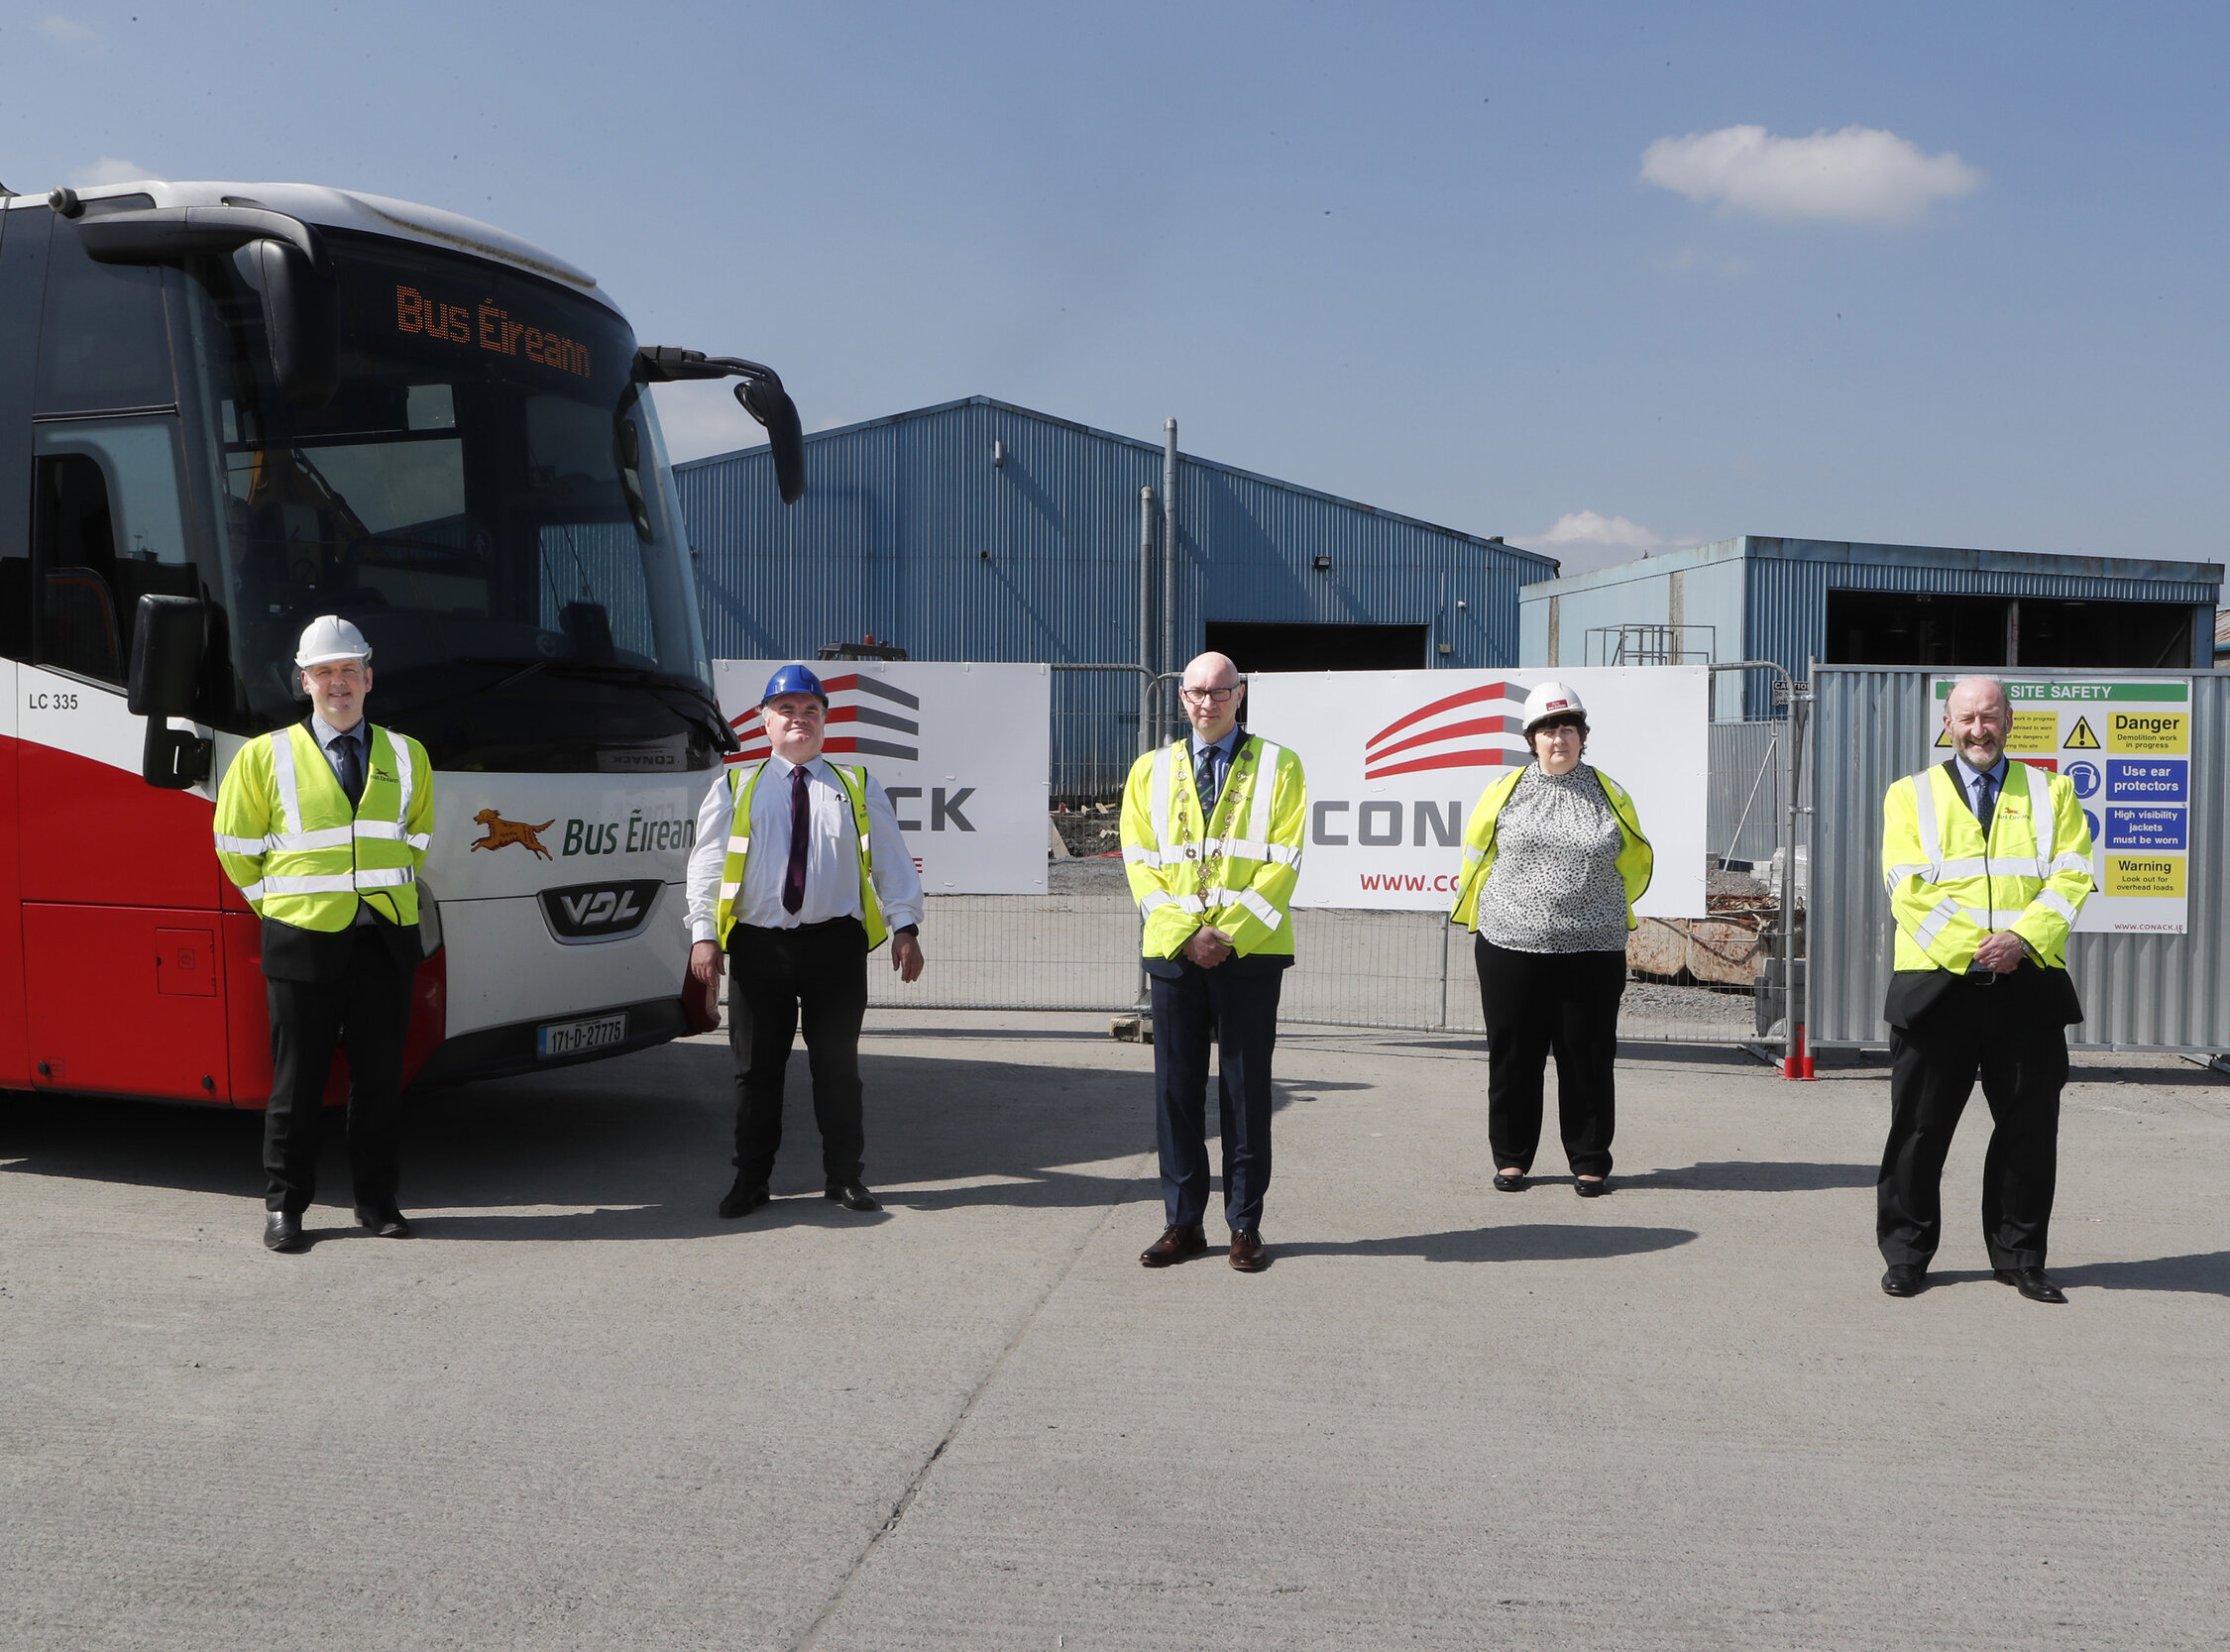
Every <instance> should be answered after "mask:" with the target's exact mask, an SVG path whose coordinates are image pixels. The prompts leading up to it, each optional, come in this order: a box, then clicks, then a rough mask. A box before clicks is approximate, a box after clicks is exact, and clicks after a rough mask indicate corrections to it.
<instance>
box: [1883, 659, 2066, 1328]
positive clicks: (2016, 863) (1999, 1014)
mask: <svg viewBox="0 0 2230 1652" xmlns="http://www.w3.org/2000/svg"><path fill="white" fill-rule="evenodd" d="M2012 720H2013V714H2012V704H2011V701H2010V700H2009V698H2008V697H2007V694H2006V690H2005V685H2004V684H2002V683H2000V682H1998V681H1997V680H1996V679H1995V678H1990V677H1967V678H1962V679H1961V680H1960V681H1959V682H1957V683H1956V684H1954V685H1953V686H1952V688H1951V695H1950V697H1949V698H1948V699H1947V700H1946V701H1945V703H1944V727H1945V730H1946V733H1947V734H1948V736H1949V738H1950V741H1951V759H1950V761H1948V762H1946V763H1943V764H1941V765H1939V766H1937V767H1934V768H1928V769H1923V770H1922V771H1921V772H1920V773H1919V774H1915V775H1908V776H1907V777H1905V778H1904V779H1902V780H1899V781H1897V782H1896V783H1894V784H1893V785H1892V786H1891V787H1890V788H1889V793H1888V795H1887V796H1886V797H1885V798H1884V799H1883V800H1882V846H1881V859H1882V876H1883V879H1884V880H1885V881H1886V882H1887V884H1888V886H1889V905H1890V911H1891V912H1892V914H1893V915H1894V916H1895V918H1896V921H1897V955H1896V966H1895V967H1896V972H1895V973H1894V974H1893V975H1892V976H1891V977H1890V985H1889V997H1888V1002H1887V1004H1886V1006H1885V1007H1884V1009H1883V1012H1882V1014H1883V1017H1884V1019H1885V1020H1887V1021H1888V1023H1889V1029H1890V1052H1891V1068H1890V1078H1889V1105H1890V1120H1889V1141H1888V1144H1887V1146H1886V1147H1884V1148H1883V1150H1882V1158H1881V1174H1880V1177H1879V1179H1878V1181H1877V1182H1876V1184H1875V1191H1876V1208H1875V1218H1874V1228H1875V1237H1876V1239H1877V1240H1878V1241H1879V1243H1880V1245H1881V1254H1882V1260H1883V1261H1884V1262H1886V1263H1887V1264H1888V1265H1889V1268H1888V1271H1887V1272H1885V1273H1884V1274H1883V1275H1882V1280H1881V1288H1882V1289H1883V1290H1884V1291H1886V1292H1887V1293H1888V1294H1890V1295H1891V1296H1917V1295H1919V1294H1920V1293H1921V1292H1922V1291H1923V1290H1925V1289H1927V1288H1928V1265H1929V1262H1930V1261H1931V1259H1933V1258H1934V1257H1935V1255H1936V1249H1937V1246H1938V1244H1939V1243H1940V1242H1941V1241H1942V1239H1943V1236H1944V1219H1943V1209H1942V1200H1941V1186H1942V1181H1943V1176H1944V1158H1945V1156H1946V1155H1947V1154H1948V1153H1949V1152H1950V1151H1951V1133H1952V1131H1953V1130H1955V1129H1956V1128H1957V1127H1958V1122H1959V1113H1960V1111H1961V1110H1962V1109H1963V1108H1964V1107H1965V1106H1966V1101H1967V1097H1968V1096H1969V1095H1970V1094H1971V1093H1972V1091H1973V1089H1974V1080H1975V1077H1976V1075H1977V1074H1979V1075H1980V1077H1981V1080H1982V1094H1983V1096H1984V1098H1985V1099H1987V1100H1988V1102H1989V1104H1990V1118H1991V1122H1992V1129H1991V1133H1990V1148H1989V1153H1988V1155H1987V1156H1985V1157H1984V1159H1983V1162H1982V1239H1983V1242H1984V1244H1985V1245H1987V1246H1988V1248H1989V1254H1990V1267H1991V1269H1992V1276H1993V1277H1995V1278H1996V1279H1997V1280H1998V1281H1999V1282H2001V1283H2003V1284H2009V1285H2013V1286H2015V1287H2016V1288H2017V1289H2019V1290H2020V1292H2021V1294H2022V1295H2023V1296H2026V1297H2028V1298H2029V1299H2030V1300H2031V1301H2033V1302H2064V1301H2065V1300H2066V1299H2067V1298H2066V1297H2065V1296H2064V1295H2063V1293H2062V1292H2061V1289H2060V1287H2059V1286H2058V1285H2056V1284H2054V1283H2053V1281H2052V1276H2051V1275H2050V1274H2048V1273H2047V1272H2046V1271H2045V1266H2044V1265H2045V1247H2046V1241H2047V1238H2048V1234H2049V1230H2050V1228H2051V1224H2052V1195H2053V1184H2054V1180H2055V1176H2056V1174H2057V1170H2058V1164H2059V1145H2060V1091H2061V1087H2062V1086H2063V1084H2064V1083H2065V1082H2066V1080H2067V1035H2066V1031H2065V1030H2066V1028H2067V1027H2068V1026H2069V1025H2070V1024H2071V1023H2074V1022H2078V1021H2080V1020H2082V1018H2083V1012H2082V1005H2081V1003H2080V1001H2079V1000H2078V999H2077V998H2076V996H2075V988H2074V983H2073V982H2072V981H2070V980H2069V979H2068V977H2067V933H2068V931H2069V930H2070V929H2071V928H2072V927H2073V926H2074V922H2075V914H2076V912H2077V911H2079V910H2080V908H2081V907H2082V904H2083V900H2084V898H2085V897H2086V896H2088V895H2089V894H2090V892H2091V887H2092V886H2091V876H2090V860H2091V846H2090V823H2089V822H2088V821H2087V820H2086V819H2085V818H2084V816H2083V811H2082V806H2081V804H2080V803H2079V802H2078V801H2077V800H2076V797H2075V788H2074V785H2073V783H2072V782H2070V781H2068V780H2067V779H2066V778H2065V777H2064V776H2062V775H2058V774H2054V773H2051V772H2049V771H2047V770H2044V769H2040V768H2035V767H2033V766H2031V765H2030V764H2027V763H2016V762H2009V761H2008V760H2007V758H2006V755H2005V741H2006V734H2007V732H2008V730H2009V729H2010V727H2011V725H2012Z"/></svg>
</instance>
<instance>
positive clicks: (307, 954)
mask: <svg viewBox="0 0 2230 1652" xmlns="http://www.w3.org/2000/svg"><path fill="white" fill-rule="evenodd" d="M294 665H295V668H296V669H297V670H298V671H299V672H300V674H301V685H302V692H303V693H304V694H306V695H307V696H308V697H309V701H310V715H309V716H308V717H307V718H305V719H304V720H303V721H301V722H297V723H293V724H290V725H289V726H287V727H285V728H279V729H275V730H274V731H273V732H271V733H269V734H266V735H264V736H262V737H261V738H259V739H255V740H251V741H250V742H249V743H248V744H247V745H245V746H243V747H242V748H241V750H240V753H239V755H238V756H237V757H235V758H234V759H233V761H232V766H231V767H230V768H229V769H227V770H226V771H225V777H224V782H223V784H222V785H221V786H220V787H219V788H218V791H217V822H216V833H217V859H218V862H219V863H220V864H221V865H222V866H223V867H224V870H225V875H226V876H227V877H229V878H231V879H232V881H233V882H234V883H236V884H238V885H239V886H240V892H241V894H242V895H244V896H245V897H246V898H247V900H248V904H249V905H250V906H252V907H254V908H255V909H256V913H257V915H258V916H259V917H261V918H262V919H263V921H264V929H263V970H264V980H265V982H266V984H267V990H268V994H269V1003H270V1009H271V1065H272V1087H271V1107H270V1110H269V1111H268V1112H267V1113H266V1114H265V1115H264V1171H265V1176H266V1186H265V1194H264V1205H265V1218H264V1243H265V1244H266V1245H267V1246H269V1247H270V1248H271V1249H272V1250H274V1251H298V1250H302V1249H304V1248H305V1247H306V1245H307V1243H308V1239H307V1236H306V1235H305V1234H304V1232H303V1230H302V1213H303V1212H304V1211H306V1210H307V1209H308V1208H309V1203H310V1199H311V1197H312V1196H313V1195H314V1194H315V1192H316V1190H317V1153H318V1145H319V1141H320V1139H321V1138H322V1136H323V1134H324V1125H325V1113H324V1104H325V1083H326V1078H327V1075H328V1074H329V1073H330V1071H331V1069H332V1066H333V1053H334V1051H335V1050H336V1049H345V1050H347V1051H348V1057H349V1121H348V1146H349V1169H350V1173H351V1176H352V1178H353V1180H354V1182H355V1193H356V1219H357V1220H358V1221H359V1222H360V1223H362V1224H363V1225H364V1226H365V1227H367V1228H369V1229H371V1230H372V1232H374V1233H375V1234H378V1235H380V1236H382V1237H383V1238H389V1239H403V1238H407V1237H408V1236H409V1233H410V1225H409V1223H408V1222H406V1221H405V1220H404V1219H403V1216H402V1211H401V1208H400V1206H399V1205H398V1204H397V1203H396V1185H397V1179H398V1168H397V1159H398V1145H399V1143H398V1137H399V1126H400V1122H401V1120H400V1115H401V1108H402V1041H403V1035H404V1033H405V1032H406V1030H407V1029H408V1027H409V1022H410V986H411V981H412V978H413V976H414V974H415V972H416V970H417V967H418V962H419V958H420V956H421V948H420V946H419V942H418V871H419V868H420V867H422V866H423V865H424V864H425V859H426V850H427V848H428V847H429V846H430V845H431V843H432V841H433V826H434V801H433V766H432V764H430V763H429V762H428V761H427V760H426V750H425V747H423V746H421V745H420V744H419V743H418V742H417V741H416V740H414V739H412V738H410V736H409V735H407V734H396V733H393V732H391V731H390V730H389V729H385V728H376V727H374V726H373V725H372V724H371V723H370V722H368V721H366V720H365V716H364V702H365V698H366V696H368V695H369V694H370V693H371V692H372V648H371V645H370V644H369V643H367V642H366V641H365V640H364V634H363V632H361V631H359V630H358V629H357V628H356V627H355V626H354V625H352V624H350V623H349V622H348V621H347V620H346V619H342V618H339V617H337V616H335V615H333V614H323V615H321V616H319V617H318V618H316V619H313V620H311V621H310V623H309V626H308V628H307V629H305V630H304V631H303V632H302V639H301V644H300V646H299V647H298V648H297V649H296V651H295V655H294Z"/></svg>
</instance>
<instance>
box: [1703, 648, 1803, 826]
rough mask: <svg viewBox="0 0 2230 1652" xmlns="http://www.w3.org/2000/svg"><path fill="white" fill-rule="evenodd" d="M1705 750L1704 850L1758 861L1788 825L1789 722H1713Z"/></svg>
mask: <svg viewBox="0 0 2230 1652" xmlns="http://www.w3.org/2000/svg"><path fill="white" fill-rule="evenodd" d="M1727 675H1729V676H1731V675H1732V673H1731V672H1729V673H1728V674H1727ZM1710 749H1711V805H1710V816H1709V827H1708V831H1707V834H1706V836H1705V838H1704V849H1705V852H1707V853H1709V854H1715V855H1723V856H1726V857H1728V858H1729V859H1733V860H1747V861H1749V862H1750V863H1751V864H1752V865H1754V866H1763V865H1764V864H1765V863H1766V862H1768V861H1770V860H1771V859H1772V858H1773V851H1774V850H1775V849H1776V848H1778V847H1779V846H1780V843H1781V836H1782V833H1783V831H1784V830H1785V829H1786V826H1787V824H1788V818H1787V811H1788V795H1789V794H1788V783H1789V782H1788V775H1789V725H1788V723H1787V722H1785V721H1783V722H1715V723H1713V724H1712V725H1711V747H1710Z"/></svg>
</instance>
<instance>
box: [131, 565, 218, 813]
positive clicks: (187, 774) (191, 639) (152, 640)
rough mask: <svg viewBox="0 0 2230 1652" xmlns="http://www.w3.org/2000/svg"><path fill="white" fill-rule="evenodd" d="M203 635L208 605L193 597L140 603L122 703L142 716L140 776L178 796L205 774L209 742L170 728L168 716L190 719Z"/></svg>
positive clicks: (152, 598)
mask: <svg viewBox="0 0 2230 1652" xmlns="http://www.w3.org/2000/svg"><path fill="white" fill-rule="evenodd" d="M208 632H209V609H208V605H206V604H205V603H203V602H201V601H200V600H199V599H198V598H193V597H158V596H154V595H152V594H151V595H149V596H145V597H142V598H141V599H140V606H139V612H138V613H137V615H136V616H135V619H134V624H133V627H132V667H131V675H130V677H129V678H127V679H126V683H125V692H124V704H125V706H126V707H127V708H128V709H129V710H130V711H131V713H132V714H133V716H144V717H146V718H147V743H146V745H145V746H143V747H142V748H141V752H140V778H141V779H142V780H145V781H146V782H147V783H148V784H149V785H150V786H160V787H162V788H163V789H164V790H166V791H172V792H182V791H184V790H186V789H187V788H188V787H190V786H197V785H199V784H200V783H201V782H202V781H203V780H206V779H207V778H208V776H209V742H208V741H207V740H204V739H202V738H201V737H200V736H198V735H196V734H194V733H193V732H192V731H191V730H179V729H174V728H172V727H171V726H170V718H172V717H183V716H192V715H193V697H194V691H195V689H196V687H197V686H198V685H199V684H200V681H201V656H202V653H203V651H204V650H205V648H206V646H207V637H208Z"/></svg>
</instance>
